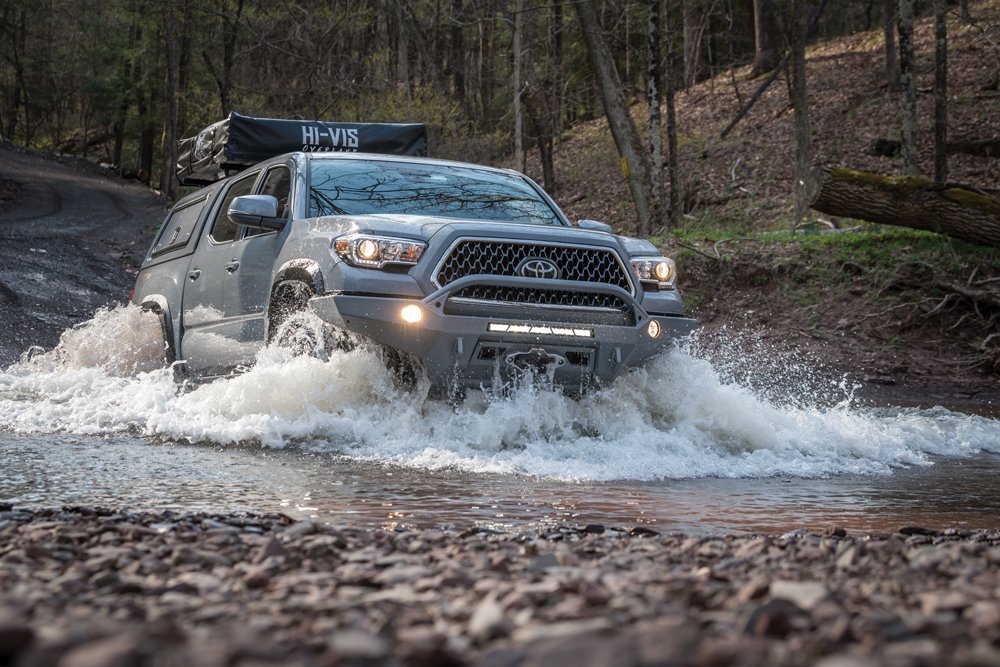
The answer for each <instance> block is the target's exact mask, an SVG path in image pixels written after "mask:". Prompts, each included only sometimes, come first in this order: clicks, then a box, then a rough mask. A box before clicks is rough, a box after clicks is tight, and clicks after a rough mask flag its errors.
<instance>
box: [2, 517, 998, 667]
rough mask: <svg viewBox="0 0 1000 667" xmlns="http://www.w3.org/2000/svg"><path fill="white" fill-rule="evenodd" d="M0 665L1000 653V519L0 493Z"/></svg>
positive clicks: (931, 660)
mask: <svg viewBox="0 0 1000 667" xmlns="http://www.w3.org/2000/svg"><path fill="white" fill-rule="evenodd" d="M0 664H11V665H16V666H20V667H27V666H32V667H35V666H44V665H60V666H61V667H96V666H99V665H116V666H118V665H120V666H133V665H143V666H144V665H158V666H159V665H184V666H185V667H198V666H214V665H240V666H245V667H250V666H251V665H253V666H255V667H256V666H262V665H302V666H311V665H317V666H326V665H330V666H336V665H415V666H416V665H421V666H423V665H426V666H432V665H483V666H489V667H515V666H528V665H569V664H572V665H574V667H584V666H586V665H595V666H596V665H601V666H607V665H621V666H631V665H634V666H639V665H699V666H700V665H705V666H708V665H712V666H720V667H721V666H725V665H813V664H815V665H821V666H822V667H844V666H846V665H859V666H867V665H894V666H895V665H900V666H909V665H928V666H929V665H965V666H973V665H976V666H979V665H1000V531H944V532H936V531H930V530H924V529H920V528H902V529H900V531H899V532H898V533H896V534H893V535H877V536H863V537H862V536H853V535H850V536H849V535H845V534H844V533H843V531H841V530H839V529H832V530H830V531H829V534H826V535H817V534H807V533H793V534H786V535H782V536H765V537H743V536H740V537H692V536H685V535H678V534H658V533H655V532H654V531H651V530H645V529H641V528H637V529H633V530H632V531H629V532H626V531H624V530H616V529H614V528H610V527H609V528H605V527H603V526H596V525H592V526H586V527H573V526H564V527H560V528H556V529H551V530H548V531H547V532H544V533H538V532H533V533H523V534H512V533H511V534H508V533H491V532H488V531H476V530H470V531H459V530H420V531H408V530H407V531H384V530H363V529H348V528H337V527H334V526H330V525H326V524H318V523H313V522H310V521H298V522H296V521H293V520H292V519H290V518H288V517H285V516H247V515H205V514H176V513H171V512H162V513H132V512H113V511H109V510H103V509H93V508H64V509H62V510H32V511H26V510H19V509H15V508H11V507H10V506H0Z"/></svg>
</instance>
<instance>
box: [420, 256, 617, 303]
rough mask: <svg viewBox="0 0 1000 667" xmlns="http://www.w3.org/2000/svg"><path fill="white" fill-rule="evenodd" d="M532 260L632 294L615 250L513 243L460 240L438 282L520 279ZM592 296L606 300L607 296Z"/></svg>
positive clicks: (568, 277) (570, 277)
mask: <svg viewBox="0 0 1000 667" xmlns="http://www.w3.org/2000/svg"><path fill="white" fill-rule="evenodd" d="M528 258H537V259H547V260H549V261H550V262H552V263H554V264H555V265H556V266H557V267H559V274H560V275H559V278H560V279H561V280H575V281H579V282H594V283H605V284H607V285H615V286H616V287H621V288H622V289H623V290H625V291H627V292H629V293H632V284H631V283H630V282H629V279H628V274H627V273H626V271H625V267H624V266H623V265H622V263H621V261H620V260H619V259H618V254H617V253H615V252H614V251H613V250H609V249H604V248H581V247H577V246H565V245H544V244H535V243H513V242H509V241H477V240H465V241H460V242H459V243H458V244H457V245H456V246H455V247H454V248H452V250H451V252H450V253H449V254H448V256H447V257H446V258H445V260H444V261H443V262H442V263H441V266H440V267H439V268H438V271H437V275H436V276H435V279H436V281H437V284H438V285H439V286H441V287H445V286H446V285H448V284H449V283H451V282H454V281H456V280H458V279H459V278H464V277H465V276H473V275H490V276H516V275H517V273H516V269H517V267H518V265H519V264H520V263H521V262H522V261H524V260H525V259H528ZM529 291H530V290H529ZM539 291H541V292H550V291H552V290H539ZM567 294H568V293H567ZM589 296H591V297H593V296H602V298H604V297H603V295H589ZM504 300H505V301H506V300H507V299H504ZM530 303H535V302H530ZM560 305H562V304H560ZM566 305H577V304H572V303H571V304H566ZM581 305H582V304H581Z"/></svg>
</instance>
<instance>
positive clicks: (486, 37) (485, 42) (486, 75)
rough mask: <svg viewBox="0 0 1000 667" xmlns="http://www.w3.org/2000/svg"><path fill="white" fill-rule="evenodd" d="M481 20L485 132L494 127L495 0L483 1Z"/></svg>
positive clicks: (482, 120)
mask: <svg viewBox="0 0 1000 667" xmlns="http://www.w3.org/2000/svg"><path fill="white" fill-rule="evenodd" d="M481 6H482V8H483V18H482V19H481V20H480V22H479V107H480V118H479V125H480V127H481V128H482V129H483V131H484V132H489V131H490V130H492V129H493V114H492V107H493V60H494V58H493V33H494V22H495V21H496V11H495V8H494V6H493V0H485V2H483V3H482V5H481Z"/></svg>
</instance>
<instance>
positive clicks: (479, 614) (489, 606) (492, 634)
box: [467, 595, 509, 644]
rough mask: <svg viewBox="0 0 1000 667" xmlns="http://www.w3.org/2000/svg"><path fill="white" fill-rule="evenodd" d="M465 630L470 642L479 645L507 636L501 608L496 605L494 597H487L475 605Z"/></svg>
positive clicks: (505, 621) (506, 627) (505, 622)
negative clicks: (470, 639)
mask: <svg viewBox="0 0 1000 667" xmlns="http://www.w3.org/2000/svg"><path fill="white" fill-rule="evenodd" d="M467 629H468V633H469V636H470V637H471V638H472V640H473V641H474V642H477V643H479V644H485V643H486V642H488V641H490V640H492V639H496V638H497V637H503V636H505V635H506V634H507V631H508V629H509V628H508V623H507V620H506V618H505V617H504V611H503V607H501V606H500V604H499V603H497V600H496V597H495V596H493V595H487V596H486V597H485V598H483V599H482V600H481V601H480V602H479V604H477V605H476V608H475V610H474V611H473V612H472V616H470V617H469V623H468V628H467Z"/></svg>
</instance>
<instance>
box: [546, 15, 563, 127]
mask: <svg viewBox="0 0 1000 667" xmlns="http://www.w3.org/2000/svg"><path fill="white" fill-rule="evenodd" d="M562 70H563V7H562V0H554V1H553V2H552V5H551V8H550V13H549V77H550V83H551V95H552V103H551V104H550V105H549V108H550V113H551V115H552V120H551V121H550V122H551V124H552V133H553V135H555V136H556V137H558V136H559V135H560V134H561V133H562V129H563V71H562Z"/></svg>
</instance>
